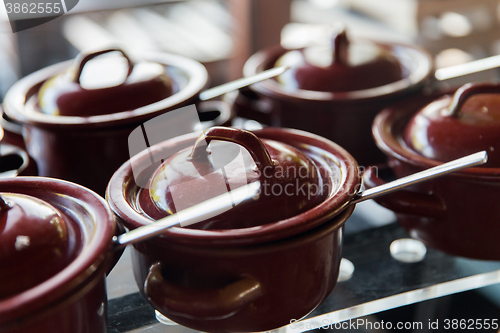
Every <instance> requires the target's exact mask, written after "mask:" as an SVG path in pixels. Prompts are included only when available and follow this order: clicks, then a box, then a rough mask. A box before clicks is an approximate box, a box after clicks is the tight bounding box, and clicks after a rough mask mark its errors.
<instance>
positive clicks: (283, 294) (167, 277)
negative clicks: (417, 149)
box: [107, 128, 360, 332]
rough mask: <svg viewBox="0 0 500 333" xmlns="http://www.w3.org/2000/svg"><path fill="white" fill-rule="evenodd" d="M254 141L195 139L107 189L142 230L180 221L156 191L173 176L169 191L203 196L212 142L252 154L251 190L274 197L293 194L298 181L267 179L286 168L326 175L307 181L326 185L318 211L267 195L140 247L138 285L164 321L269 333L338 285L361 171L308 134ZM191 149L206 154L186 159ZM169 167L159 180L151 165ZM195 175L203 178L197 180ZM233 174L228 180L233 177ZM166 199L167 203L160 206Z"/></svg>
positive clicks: (267, 133) (134, 162)
mask: <svg viewBox="0 0 500 333" xmlns="http://www.w3.org/2000/svg"><path fill="white" fill-rule="evenodd" d="M253 133H254V134H252V133H250V132H244V131H241V130H235V129H223V128H214V129H211V130H209V131H207V132H206V133H205V134H204V136H201V137H200V138H198V141H197V136H193V135H186V136H182V137H177V138H175V139H171V140H168V141H165V142H163V143H160V144H158V145H155V146H153V147H152V148H151V150H149V151H144V152H143V153H141V154H138V155H136V156H134V157H133V158H132V159H131V160H130V161H129V162H127V163H125V164H124V165H123V166H122V167H121V168H120V169H119V170H118V171H117V172H116V173H115V174H114V175H113V177H112V179H111V181H110V183H109V185H108V189H107V200H108V202H109V204H110V206H111V207H112V209H113V210H114V212H115V214H116V215H117V217H118V220H119V221H120V222H122V223H123V224H124V225H125V226H126V227H127V228H129V229H136V228H138V227H140V226H142V225H146V224H150V223H152V222H153V221H154V220H155V219H154V218H150V217H148V216H152V215H155V214H157V213H158V212H160V213H161V212H163V214H165V210H164V208H165V207H163V206H162V205H167V206H168V209H167V210H169V209H170V210H171V211H174V210H172V208H171V205H170V204H169V203H168V202H169V201H168V200H169V195H170V194H169V192H168V191H167V192H166V193H163V194H162V195H158V192H157V190H156V188H155V186H154V185H155V179H157V178H158V175H161V174H162V172H163V170H165V168H166V167H169V166H171V168H172V170H177V171H176V172H175V173H177V172H180V173H182V174H184V175H183V176H180V178H178V177H175V178H169V181H171V182H172V183H171V184H170V185H169V186H174V187H178V186H179V185H182V184H184V185H183V186H185V187H186V188H187V189H188V190H190V191H186V193H188V192H202V191H203V188H202V187H200V186H203V182H200V181H199V180H204V179H208V178H207V177H208V176H203V175H204V173H205V170H206V169H207V167H206V165H205V163H206V162H205V160H204V159H206V157H205V156H206V152H205V148H199V147H200V146H199V143H200V142H202V141H204V140H205V139H207V141H211V140H214V139H215V140H222V141H229V142H234V143H237V144H239V145H241V146H243V147H245V148H246V149H247V150H248V152H249V154H250V156H251V160H253V161H254V162H255V163H256V165H257V167H256V168H254V167H250V168H247V169H246V170H247V171H246V172H247V174H246V176H247V177H246V180H245V181H244V182H243V183H245V182H253V181H256V180H259V181H260V182H261V184H264V183H265V182H266V181H269V182H270V184H271V185H270V187H271V188H272V187H273V185H272V184H281V185H282V186H283V187H284V188H285V189H286V188H287V187H286V186H287V185H289V184H293V182H294V181H295V177H292V178H290V179H285V178H286V177H284V178H281V177H273V176H271V177H270V178H269V179H267V178H266V177H265V176H263V175H265V172H266V170H267V167H269V168H270V169H272V170H275V171H276V170H277V169H278V167H279V166H288V165H292V166H304V165H305V164H308V163H309V164H310V165H309V167H311V168H313V169H314V170H321V171H320V172H319V173H316V174H315V176H313V177H312V178H310V177H309V178H307V177H306V175H305V174H304V177H306V178H307V179H306V178H304V183H303V184H305V185H307V186H310V184H312V183H313V182H316V181H318V182H320V183H321V184H322V186H324V189H325V191H326V192H324V193H321V194H322V195H323V194H324V196H322V195H319V196H318V195H316V196H314V198H311V205H310V206H303V203H307V200H306V201H304V198H301V197H300V196H297V197H294V198H286V197H285V195H284V194H282V193H280V194H279V195H278V194H276V197H267V196H268V194H265V192H263V191H262V192H261V193H260V194H259V195H258V196H256V197H254V199H253V200H250V201H251V202H250V203H248V202H244V203H242V204H241V206H240V205H236V206H235V207H234V208H233V209H231V210H229V211H226V212H224V213H222V214H221V215H217V216H215V217H212V218H211V219H210V220H208V221H205V222H201V223H199V224H198V225H193V226H188V227H184V228H180V227H174V228H170V229H169V230H167V231H165V232H164V233H163V234H162V235H161V236H160V237H157V238H153V239H150V240H147V241H144V242H141V243H139V244H136V245H134V251H133V262H134V264H133V267H134V275H135V278H136V282H137V284H138V286H139V289H140V291H141V292H142V293H143V295H144V296H145V297H146V298H147V299H148V300H149V302H150V303H151V304H152V305H153V306H154V307H155V308H156V309H157V310H158V311H159V312H161V313H162V314H163V315H165V316H166V317H168V318H170V319H171V320H173V321H175V322H177V323H179V324H181V325H184V326H187V327H190V328H193V329H197V330H201V331H208V332H214V331H215V332H256V331H266V330H271V329H274V328H277V327H280V326H283V325H286V324H288V323H289V322H290V320H291V319H299V318H302V317H303V316H305V315H307V314H308V313H309V312H310V311H312V310H313V309H314V308H315V307H316V306H318V305H319V304H320V303H321V302H322V301H323V300H324V299H325V298H326V297H327V296H328V294H329V293H330V292H331V290H332V288H333V287H334V285H335V283H336V280H337V276H338V268H339V263H340V259H341V248H342V234H343V224H344V223H345V222H346V220H347V219H348V218H349V216H350V215H351V213H352V211H353V208H354V205H349V202H350V201H351V200H352V198H353V197H354V195H355V194H356V193H357V190H358V189H359V186H360V177H359V176H358V166H357V163H356V161H355V160H354V159H353V158H352V157H351V156H350V155H349V154H348V153H347V152H346V151H345V150H344V149H342V148H341V147H339V146H338V145H336V144H334V143H333V142H331V141H329V140H326V139H323V138H321V137H318V136H315V135H312V134H309V133H306V132H301V131H294V130H284V129H276V128H266V129H264V130H260V131H255V132H253ZM261 141H262V142H261ZM195 142H196V143H195ZM193 144H195V146H196V147H198V148H197V149H193V150H191V148H190V149H188V150H183V149H184V148H186V147H191V146H193ZM189 152H191V154H190V155H189V156H188V155H186V154H187V153H189ZM213 154H214V151H213V149H212V155H213ZM162 157H163V158H164V160H165V162H163V163H162V167H160V168H159V169H157V167H158V165H156V168H155V169H153V170H151V169H150V168H149V167H150V165H151V163H152V162H151V158H154V159H158V160H159V159H160V158H162ZM179 161H180V164H179V165H178V166H177V165H176V164H175V163H179ZM183 161H185V162H183ZM172 163H174V164H172ZM191 163H192V165H191ZM297 163H298V164H297ZM193 167H194V168H193ZM273 168H274V169H273ZM137 170H144V172H143V173H141V172H137ZM308 170H312V169H308ZM170 171H171V170H170ZM170 171H168V170H167V171H166V173H168V174H171V173H169V172H170ZM194 171H196V172H198V173H199V174H200V175H201V176H202V177H203V178H198V179H194V178H193V179H192V178H189V177H190V176H189V175H192V174H193V172H194ZM259 171H260V175H259ZM226 172H227V175H228V177H230V175H231V174H232V172H231V171H230V170H229V169H228V170H226ZM134 173H135V174H136V175H138V176H137V177H134ZM269 173H270V174H271V175H276V173H273V172H271V171H270V172H269ZM269 173H268V174H269ZM152 175H153V177H151V176H152ZM308 175H309V176H310V175H311V174H310V173H309V174H308ZM240 176H241V175H239V176H237V177H236V178H237V179H240V178H239V177H240ZM141 177H145V179H149V180H148V182H147V184H148V186H144V187H143V188H141V187H140V186H138V185H137V183H142V184H145V182H144V181H143V179H140V178H141ZM186 177H187V178H186ZM263 177H264V178H263ZM315 177H319V178H315ZM160 178H161V177H160ZM278 178H279V179H278ZM151 179H153V181H151ZM230 179H234V178H230ZM136 180H137V182H136ZM281 181H283V182H281ZM226 184H227V183H226ZM231 184H232V183H231ZM299 184H300V183H299ZM308 184H309V185H308ZM327 185H328V186H327ZM191 190H192V191H191ZM188 194H189V193H188ZM316 194H318V193H316ZM144 197H145V198H144ZM148 198H149V199H148ZM161 198H166V202H167V203H166V204H165V203H164V202H163V203H161V204H159V202H160V201H159V200H160V199H161ZM151 201H152V202H153V204H154V207H153V206H151ZM176 205H177V203H176ZM287 205H288V206H287ZM294 205H295V206H294ZM159 208H162V209H163V210H162V209H159ZM161 216H162V215H160V216H158V217H161Z"/></svg>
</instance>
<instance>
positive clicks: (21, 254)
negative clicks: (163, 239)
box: [0, 177, 116, 333]
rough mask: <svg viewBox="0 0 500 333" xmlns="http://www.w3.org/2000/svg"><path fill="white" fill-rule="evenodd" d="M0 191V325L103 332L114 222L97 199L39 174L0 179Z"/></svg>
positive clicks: (43, 331) (41, 332)
mask: <svg viewBox="0 0 500 333" xmlns="http://www.w3.org/2000/svg"><path fill="white" fill-rule="evenodd" d="M7 192H8V193H7ZM0 193H1V194H0V196H1V197H2V202H1V203H0V205H1V206H2V207H1V211H2V212H1V214H2V221H1V222H0V238H1V242H2V250H1V251H2V253H1V256H0V262H1V263H2V265H3V266H4V267H3V268H7V267H5V265H8V266H9V267H8V269H3V270H2V273H1V274H0V280H1V282H2V287H1V288H0V294H1V296H0V331H1V332H2V333H21V332H36V333H51V332H64V333H74V332H88V333H99V332H103V333H104V332H106V288H105V274H106V272H107V271H108V270H109V269H110V267H111V265H112V263H113V261H114V260H115V258H114V254H110V252H109V249H110V246H111V237H112V236H113V235H114V234H115V232H116V230H115V229H116V225H115V221H114V218H113V215H112V212H111V211H110V210H109V207H108V206H107V204H106V203H105V202H104V200H103V199H102V198H101V197H100V196H98V195H97V194H95V193H94V192H91V191H89V190H87V189H85V188H83V187H81V186H78V185H76V184H72V183H68V182H65V181H61V180H56V179H50V178H42V177H16V178H10V179H2V180H0Z"/></svg>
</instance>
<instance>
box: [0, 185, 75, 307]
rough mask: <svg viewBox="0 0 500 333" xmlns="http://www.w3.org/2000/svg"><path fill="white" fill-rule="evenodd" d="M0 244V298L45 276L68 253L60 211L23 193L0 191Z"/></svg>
mask: <svg viewBox="0 0 500 333" xmlns="http://www.w3.org/2000/svg"><path fill="white" fill-rule="evenodd" d="M0 244H1V246H0V299H2V298H6V297H9V296H12V295H15V294H17V293H20V292H22V291H25V290H27V289H30V288H32V287H34V286H36V285H38V284H40V283H41V282H43V281H45V280H47V279H48V278H50V277H51V276H53V275H55V274H56V273H57V272H59V271H60V270H62V269H63V268H64V267H65V266H66V265H67V264H68V262H69V260H70V256H71V255H70V252H71V251H70V244H69V237H68V229H67V225H66V222H65V221H64V219H63V217H62V215H61V214H60V213H59V212H58V211H57V210H56V209H55V208H54V207H53V206H51V205H49V204H48V203H46V202H44V201H42V200H39V199H37V198H35V197H31V196H27V195H23V194H12V193H1V194H0Z"/></svg>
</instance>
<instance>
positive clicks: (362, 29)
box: [0, 0, 500, 97]
mask: <svg viewBox="0 0 500 333" xmlns="http://www.w3.org/2000/svg"><path fill="white" fill-rule="evenodd" d="M499 8H500V6H499V1H498V0H476V1H470V0H378V1H371V0H203V1H201V0H197V1H169V0H106V1H100V0H80V2H79V4H78V5H77V6H76V7H75V8H74V9H73V10H72V11H70V12H69V13H68V14H66V15H64V16H62V17H59V18H57V19H55V20H53V21H51V22H48V23H46V24H43V25H41V26H38V27H36V28H33V29H29V30H25V31H22V32H19V33H16V34H12V33H11V29H10V25H9V22H8V21H7V20H6V18H7V16H6V15H5V13H3V14H4V15H3V16H2V17H4V18H5V19H4V20H3V22H2V25H3V26H2V27H1V31H4V32H5V33H2V34H0V46H1V47H0V97H3V95H4V94H5V92H6V91H7V89H8V88H9V87H10V86H11V85H12V84H13V83H14V82H15V81H16V80H17V79H18V78H20V77H23V76H25V75H27V74H29V73H31V72H34V71H36V70H38V69H40V68H43V67H46V66H48V65H50V64H53V63H57V62H60V61H62V60H67V59H71V58H74V57H75V55H76V54H77V53H78V52H79V51H81V50H84V49H87V48H96V47H99V46H102V45H107V44H109V43H115V44H116V43H117V44H120V45H122V46H123V47H124V48H125V49H126V50H130V51H137V50H141V51H165V52H171V53H177V54H181V55H184V56H187V57H190V58H193V59H196V60H198V61H200V62H202V63H203V64H204V65H205V66H206V67H207V69H208V71H209V74H210V77H211V85H217V84H220V83H223V82H225V81H228V80H231V79H235V78H239V77H241V76H242V66H243V64H244V62H245V61H246V59H248V57H249V56H250V55H251V54H253V53H254V52H256V51H258V50H261V49H263V48H265V47H268V46H272V45H275V44H278V43H281V44H282V45H283V46H285V47H290V48H292V47H299V46H304V45H307V44H309V43H311V41H314V40H315V39H317V38H320V37H321V36H322V34H323V33H324V30H325V27H328V26H331V25H332V24H335V23H338V22H342V23H343V24H345V25H346V27H347V29H348V31H349V34H350V35H352V36H355V37H358V36H359V37H368V38H370V39H374V40H383V41H395V42H398V41H399V42H405V43H407V42H410V43H416V44H419V45H421V46H423V47H425V48H426V49H427V50H428V51H429V52H431V53H432V54H433V56H434V57H435V59H436V67H437V68H440V67H446V66H449V65H455V64H459V63H463V62H467V61H470V60H473V59H479V58H483V57H486V56H490V55H495V54H499V53H500V29H499V22H500V9H499ZM1 10H2V11H4V10H5V9H4V8H1ZM480 75H483V76H484V75H491V73H487V74H480ZM480 79H485V80H488V79H489V78H488V77H481V78H480ZM468 80H469V81H472V80H473V79H471V78H468Z"/></svg>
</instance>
